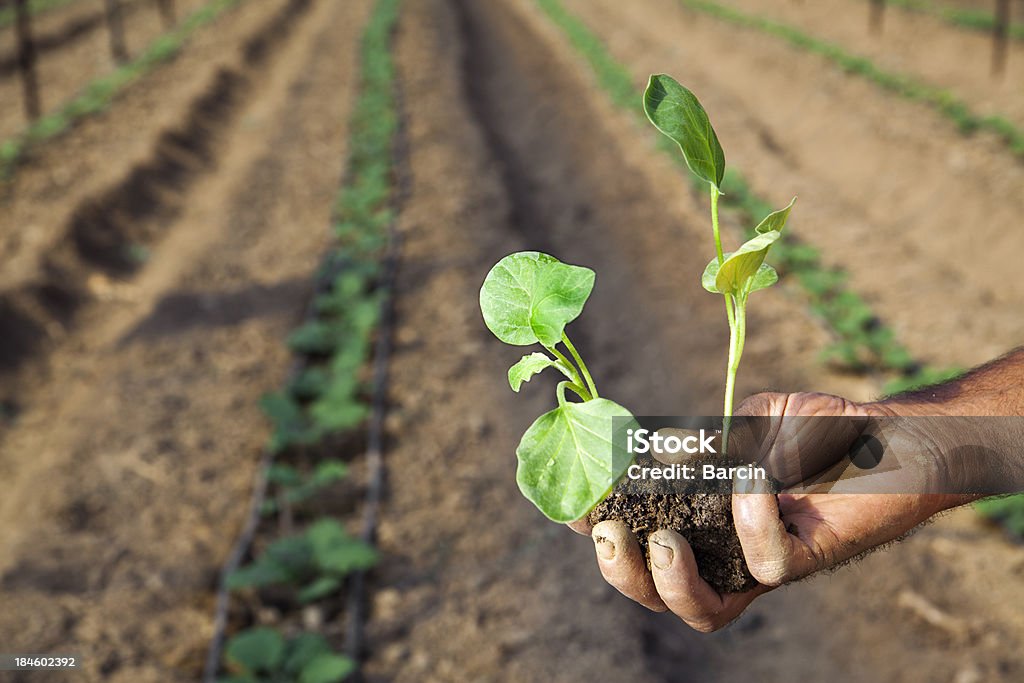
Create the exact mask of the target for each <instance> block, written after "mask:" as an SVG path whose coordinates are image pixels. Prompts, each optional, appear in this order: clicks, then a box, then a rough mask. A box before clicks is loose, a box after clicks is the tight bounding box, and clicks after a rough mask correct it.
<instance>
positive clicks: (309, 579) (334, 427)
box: [220, 0, 399, 683]
mask: <svg viewBox="0 0 1024 683" xmlns="http://www.w3.org/2000/svg"><path fill="white" fill-rule="evenodd" d="M398 8H399V0H377V2H376V4H375V6H374V9H373V12H372V15H371V17H370V19H369V22H368V24H367V27H366V29H365V31H364V33H363V37H362V43H361V52H360V55H361V72H360V76H361V78H360V92H359V96H358V98H357V100H356V102H355V104H354V108H353V111H352V115H351V120H350V134H349V158H348V166H347V171H346V178H345V181H344V183H343V187H342V189H341V191H340V193H339V195H338V199H337V203H336V207H335V212H334V214H335V218H334V220H333V226H332V227H333V232H334V237H335V244H334V246H333V247H332V249H331V251H330V253H329V254H328V255H327V258H326V259H325V261H324V265H323V266H322V270H321V272H320V273H319V276H318V279H319V280H320V281H321V282H325V283H326V286H324V287H322V288H321V291H320V292H319V293H318V294H317V295H316V297H315V300H314V302H313V306H312V315H311V316H310V317H309V319H308V320H307V322H305V323H304V324H303V325H301V326H300V327H299V328H297V329H296V330H294V332H293V333H292V334H291V335H290V337H289V340H288V343H289V345H290V347H291V349H292V350H293V352H294V353H295V354H297V356H298V358H299V360H300V364H299V368H300V370H299V371H298V372H296V373H294V374H293V377H292V379H291V380H290V381H289V382H288V384H287V386H286V387H285V388H284V389H283V390H282V391H280V392H278V393H274V394H270V395H268V396H266V397H264V399H263V407H264V410H265V412H266V413H267V415H268V417H269V418H270V420H271V422H272V425H273V432H272V436H271V438H270V442H269V444H268V446H267V448H268V451H269V453H270V455H271V456H273V463H272V464H271V465H270V467H269V468H268V470H267V474H266V481H267V484H268V486H269V494H268V495H267V496H265V498H264V501H263V504H262V506H261V508H260V514H261V515H262V516H263V517H264V518H265V519H270V520H273V519H276V521H277V524H276V525H268V526H273V527H276V528H283V529H288V528H290V527H301V529H300V530H298V531H293V532H290V533H284V534H282V535H280V536H278V537H277V538H276V539H274V540H273V541H271V542H269V543H266V544H265V545H264V547H263V548H262V551H261V552H259V553H255V554H254V556H253V557H252V560H251V561H250V562H249V563H248V564H246V565H244V566H242V567H239V568H237V569H236V570H235V571H232V572H231V573H229V574H228V575H227V576H226V577H225V584H226V587H227V588H228V589H230V590H232V591H234V592H236V594H238V595H239V596H240V598H241V599H242V600H243V601H245V602H249V603H251V602H252V601H257V602H258V601H259V600H260V599H261V597H262V596H263V595H264V594H270V595H273V596H274V598H273V602H274V604H276V605H281V604H282V603H284V604H287V605H288V606H289V607H290V608H291V609H292V611H295V612H298V611H300V610H301V609H303V608H306V607H308V606H310V605H322V606H324V607H325V608H326V607H330V605H331V604H332V601H333V604H334V605H336V604H337V603H338V601H339V593H340V591H341V589H342V588H343V587H344V586H345V584H346V581H347V579H348V578H349V577H350V576H351V575H352V574H353V573H355V572H360V571H365V570H366V569H368V568H370V567H371V566H373V564H374V563H375V562H376V560H377V553H376V551H375V550H374V548H373V547H372V546H371V545H370V544H369V543H367V542H366V540H365V539H361V538H356V537H354V536H352V535H351V534H349V533H348V532H347V531H346V529H345V527H344V526H343V525H342V523H341V522H340V521H339V520H338V519H337V518H336V516H335V515H333V514H329V513H327V514H324V513H320V514H317V511H318V510H323V509H324V507H325V506H324V504H323V503H324V501H323V498H326V497H327V496H323V495H322V494H324V493H325V492H333V493H334V494H337V492H338V491H339V486H340V487H341V488H342V489H344V479H345V477H346V475H347V471H348V468H347V465H346V464H345V463H344V462H343V461H341V460H338V459H335V458H325V457H322V456H323V454H324V453H327V452H331V451H334V450H337V448H338V444H342V443H346V442H349V443H351V442H353V441H359V440H360V439H361V437H362V434H361V433H360V430H361V428H362V427H363V426H364V425H365V422H366V418H367V416H368V414H369V412H370V410H371V398H370V395H371V388H372V387H370V386H369V385H370V383H371V382H370V381H369V379H368V378H367V372H366V370H367V367H368V364H369V360H370V358H371V357H372V355H373V354H372V342H373V339H374V335H375V333H376V331H377V326H378V321H379V319H380V315H381V311H382V310H383V308H382V307H383V305H384V304H385V302H386V299H387V297H388V296H389V293H388V291H387V288H386V284H385V274H384V269H385V259H386V255H387V253H388V247H389V242H390V240H389V228H390V226H391V224H392V221H393V209H392V206H393V202H394V182H393V177H394V169H393V149H394V145H395V137H396V134H397V130H398V114H397V106H396V101H395V98H394V87H395V83H394V80H395V79H394V65H393V63H392V58H391V53H390V42H391V34H392V30H393V27H394V24H395V22H396V20H397V16H398ZM332 497H335V498H336V497H337V496H336V495H335V496H332ZM318 498H319V499H320V500H318ZM318 504H319V505H318ZM327 507H329V506H327ZM268 592H269V593H268ZM350 646H351V644H350ZM223 666H224V668H225V670H226V671H227V672H228V673H229V675H228V676H227V677H225V678H222V679H220V680H221V681H224V682H225V683H227V682H230V683H256V682H263V681H281V680H287V681H299V682H300V683H334V682H335V681H340V680H342V679H344V678H346V677H347V676H349V675H350V674H351V673H352V672H353V671H354V670H355V668H356V663H355V661H354V660H353V659H351V658H350V657H349V656H346V655H344V654H341V653H340V652H339V651H337V650H336V648H335V647H333V646H332V645H331V644H330V643H329V642H328V640H327V639H326V638H325V637H324V636H323V635H322V634H320V633H318V632H315V631H308V630H303V629H301V628H295V627H292V628H284V629H282V628H276V627H273V626H267V625H258V626H254V627H251V628H248V629H245V630H243V631H241V632H239V633H236V634H235V635H234V636H233V637H232V638H231V639H230V640H229V641H228V643H227V645H226V647H225V649H224V659H223Z"/></svg>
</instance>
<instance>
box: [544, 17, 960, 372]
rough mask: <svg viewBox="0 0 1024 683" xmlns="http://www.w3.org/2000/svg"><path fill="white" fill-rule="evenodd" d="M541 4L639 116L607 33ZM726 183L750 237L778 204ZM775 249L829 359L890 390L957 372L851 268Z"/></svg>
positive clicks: (736, 181) (801, 250)
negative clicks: (909, 340) (858, 286)
mask: <svg viewBox="0 0 1024 683" xmlns="http://www.w3.org/2000/svg"><path fill="white" fill-rule="evenodd" d="M538 3H539V4H540V6H541V8H542V9H543V10H544V11H545V12H546V13H547V15H548V17H549V18H550V19H551V20H552V21H553V22H554V23H555V24H557V25H558V26H559V27H560V28H561V29H562V31H563V32H564V33H565V35H566V37H567V38H568V40H569V41H570V42H571V43H572V45H573V46H574V47H575V48H576V49H577V51H578V52H580V54H581V55H582V56H583V57H584V59H586V60H587V62H588V63H589V64H590V66H591V68H592V70H593V72H594V75H595V77H596V78H597V81H598V83H599V84H600V85H601V86H602V88H603V89H604V90H605V91H607V93H608V94H609V95H610V96H611V98H612V100H613V101H614V102H615V104H616V105H617V106H618V107H620V108H622V109H624V110H626V111H629V112H632V113H634V114H636V115H637V116H638V117H641V116H642V115H643V113H642V111H641V109H640V97H639V96H638V92H637V89H636V87H635V85H634V83H633V79H632V76H631V75H630V73H629V71H628V70H627V69H626V68H625V66H623V65H622V64H620V63H619V62H618V61H616V60H615V58H614V57H613V56H612V55H611V54H609V52H608V51H607V49H606V48H605V46H604V44H603V43H602V42H601V39H600V38H598V37H597V36H596V35H595V34H594V33H593V32H592V31H591V30H590V29H589V28H588V27H587V26H586V25H584V24H583V23H582V22H581V21H580V20H579V19H578V18H577V17H575V16H574V15H572V14H571V13H570V12H569V11H567V10H566V9H565V7H564V6H563V5H562V4H561V2H559V0H538ZM658 145H659V146H660V147H661V148H662V149H663V150H664V151H665V152H666V153H668V154H669V155H670V158H672V159H673V161H676V162H677V163H679V164H682V163H683V161H682V160H681V159H680V157H679V155H678V153H677V149H676V147H675V145H674V143H672V141H671V140H667V139H666V138H663V137H661V136H659V138H658ZM723 189H724V191H725V194H724V195H723V196H722V203H723V206H724V208H726V209H728V210H730V211H731V212H732V214H733V216H734V217H735V218H736V219H737V220H738V221H739V222H740V224H742V225H746V226H750V227H749V228H748V229H747V235H746V236H747V237H748V238H749V237H753V236H754V235H753V233H754V228H753V226H754V225H756V224H757V221H758V220H759V217H760V216H765V215H767V214H768V213H771V211H772V210H773V208H772V207H771V206H770V205H769V204H768V203H767V202H766V201H765V200H763V199H762V198H760V197H758V196H757V195H756V194H755V193H754V192H753V191H752V190H751V189H750V186H749V185H748V184H747V182H746V181H745V180H744V179H743V176H742V175H741V174H740V173H739V172H738V171H736V170H735V169H730V170H729V171H727V173H726V176H725V181H724V183H723ZM702 194H703V193H702ZM774 254H775V257H776V264H777V266H778V270H779V273H780V275H782V276H789V277H792V278H794V279H795V280H796V281H797V282H799V284H800V285H801V286H802V288H803V290H804V292H805V293H806V295H807V297H808V303H809V305H810V307H811V309H812V310H813V311H814V312H815V313H816V314H817V315H818V316H820V317H821V318H822V319H823V320H824V321H825V322H826V323H827V325H828V326H829V328H830V330H831V331H832V333H833V336H834V341H833V342H832V344H831V345H830V346H829V347H828V348H826V349H825V350H824V352H823V360H826V361H827V362H830V363H833V364H836V365H839V366H841V367H843V368H846V369H849V370H853V371H858V372H866V371H875V372H883V373H886V374H889V375H892V376H894V377H893V378H892V381H891V382H890V384H889V385H888V386H887V387H886V391H888V392H895V391H902V390H904V389H907V388H910V387H913V386H920V385H923V384H928V383H932V382H935V381H939V380H941V379H946V378H947V377H949V376H951V375H953V374H955V372H954V371H949V370H940V369H936V368H927V367H924V366H923V365H922V364H920V363H918V362H916V361H915V360H914V359H913V358H912V356H911V354H910V352H909V351H908V350H907V349H906V347H904V346H903V345H902V344H900V342H899V341H898V340H897V339H896V338H895V335H894V334H893V331H892V330H891V329H890V328H889V327H887V326H886V325H884V324H882V323H881V321H880V320H879V318H878V316H876V315H875V314H874V313H873V312H872V310H871V307H870V306H869V305H868V303H867V302H866V301H864V299H863V298H862V297H860V296H859V295H858V294H857V293H856V292H853V291H852V290H850V288H849V287H847V285H846V274H845V273H844V272H843V271H842V270H840V269H838V268H833V267H829V266H826V265H825V264H824V263H823V262H822V258H821V254H820V252H819V251H818V249H816V248H815V247H813V246H811V245H808V244H805V243H802V242H800V241H798V240H797V239H794V238H792V237H790V238H788V239H787V240H784V241H782V242H780V243H779V244H778V245H776V247H775V251H774Z"/></svg>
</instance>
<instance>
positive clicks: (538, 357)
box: [508, 353, 575, 392]
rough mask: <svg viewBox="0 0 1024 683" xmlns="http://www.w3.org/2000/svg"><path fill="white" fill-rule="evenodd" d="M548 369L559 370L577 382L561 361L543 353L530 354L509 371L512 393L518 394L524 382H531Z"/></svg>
mask: <svg viewBox="0 0 1024 683" xmlns="http://www.w3.org/2000/svg"><path fill="white" fill-rule="evenodd" d="M546 368H557V369H558V371H559V372H561V373H562V374H563V375H565V376H566V377H568V378H569V380H570V381H575V379H574V378H573V376H572V373H571V372H569V369H568V368H567V367H565V366H564V365H563V364H562V363H561V362H560V361H557V360H555V359H554V358H550V357H548V356H546V355H544V354H543V353H530V354H527V355H525V356H523V357H522V358H520V359H519V362H518V363H516V364H515V365H513V366H512V367H510V368H509V369H508V383H509V385H510V386H511V387H512V391H515V392H518V391H519V388H520V387H522V386H523V382H529V381H530V378H531V377H533V376H534V375H536V374H537V373H539V372H541V371H543V370H544V369H546Z"/></svg>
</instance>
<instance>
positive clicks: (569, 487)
mask: <svg viewBox="0 0 1024 683" xmlns="http://www.w3.org/2000/svg"><path fill="white" fill-rule="evenodd" d="M615 417H626V418H632V415H631V414H630V412H629V411H628V410H626V409H625V408H623V407H622V406H620V405H618V404H616V403H613V402H612V401H609V400H608V399H603V398H599V399H594V400H592V401H587V402H586V403H566V404H564V405H561V406H559V407H558V408H556V409H554V410H552V411H550V412H547V413H545V414H543V415H541V416H540V417H539V418H537V420H536V421H535V422H534V423H533V424H532V425H531V426H530V428H529V429H528V430H526V433H525V434H523V438H522V440H521V441H520V442H519V447H518V448H517V449H516V457H517V458H518V459H519V467H518V469H517V470H516V481H517V482H518V483H519V490H520V491H522V492H523V495H524V496H526V498H527V499H529V500H530V501H531V502H533V504H534V505H536V506H537V507H538V508H539V509H540V511H541V512H543V513H544V514H545V515H547V517H549V518H550V519H552V520H554V521H556V522H572V521H575V520H577V519H580V518H581V517H583V516H584V515H585V514H587V512H589V511H590V510H591V509H592V508H593V507H594V506H595V505H597V504H598V503H599V502H601V501H602V500H604V498H605V497H606V496H607V495H608V493H609V492H611V489H612V486H614V485H615V483H616V482H617V481H618V480H619V478H620V477H622V475H623V474H624V473H625V471H626V468H627V467H628V466H629V462H630V460H631V458H630V456H629V455H628V454H626V453H625V450H624V449H620V448H614V447H613V438H612V437H613V433H614V427H615V426H616V425H614V424H613V418H615ZM626 424H627V425H628V423H626ZM634 426H635V425H634Z"/></svg>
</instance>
